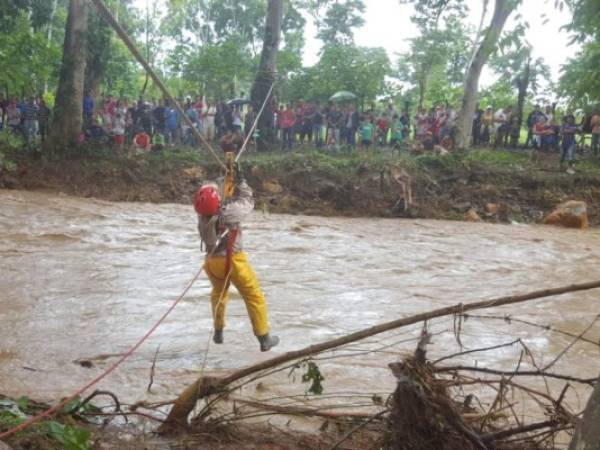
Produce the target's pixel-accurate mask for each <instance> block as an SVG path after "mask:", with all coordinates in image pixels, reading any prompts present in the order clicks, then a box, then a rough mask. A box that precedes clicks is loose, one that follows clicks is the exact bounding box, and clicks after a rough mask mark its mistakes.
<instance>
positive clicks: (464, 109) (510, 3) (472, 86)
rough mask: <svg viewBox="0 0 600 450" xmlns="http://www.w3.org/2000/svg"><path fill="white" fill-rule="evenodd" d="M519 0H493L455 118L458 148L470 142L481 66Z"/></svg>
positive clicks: (465, 146)
mask: <svg viewBox="0 0 600 450" xmlns="http://www.w3.org/2000/svg"><path fill="white" fill-rule="evenodd" d="M519 1H520V0H495V7H494V14H493V16H492V19H491V22H490V24H489V26H488V28H487V29H486V31H485V33H484V36H483V41H482V42H481V45H480V46H479V48H478V49H477V52H476V53H475V58H473V61H472V63H471V66H470V67H469V70H468V72H467V78H466V82H465V93H464V95H463V98H462V106H461V108H460V111H459V113H458V118H457V121H456V122H457V135H456V138H457V139H456V145H457V147H458V148H467V147H468V146H469V145H470V141H471V131H472V126H473V114H474V113H475V106H476V103H477V92H478V88H479V77H480V75H481V71H482V70H483V66H484V65H485V64H486V63H487V61H488V58H489V57H490V55H491V54H492V52H493V51H494V49H495V47H496V43H497V41H498V39H499V38H500V34H501V33H502V29H503V28H504V24H505V23H506V20H507V19H508V16H510V14H511V13H512V12H513V11H514V10H515V8H516V7H517V5H518V3H519Z"/></svg>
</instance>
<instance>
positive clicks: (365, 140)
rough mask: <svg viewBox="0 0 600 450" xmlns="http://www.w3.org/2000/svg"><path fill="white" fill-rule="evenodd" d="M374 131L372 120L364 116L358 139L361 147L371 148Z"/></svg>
mask: <svg viewBox="0 0 600 450" xmlns="http://www.w3.org/2000/svg"><path fill="white" fill-rule="evenodd" d="M374 132H375V125H373V121H372V120H369V119H367V118H365V119H364V120H363V121H362V123H361V125H360V139H361V147H362V148H366V149H369V148H371V144H372V143H373V133H374Z"/></svg>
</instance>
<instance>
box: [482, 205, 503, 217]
mask: <svg viewBox="0 0 600 450" xmlns="http://www.w3.org/2000/svg"><path fill="white" fill-rule="evenodd" d="M498 211H500V206H499V205H498V204H497V203H487V204H486V205H485V212H486V213H488V214H489V215H490V216H495V215H496V214H498Z"/></svg>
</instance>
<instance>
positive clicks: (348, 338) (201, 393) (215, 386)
mask: <svg viewBox="0 0 600 450" xmlns="http://www.w3.org/2000/svg"><path fill="white" fill-rule="evenodd" d="M597 288H600V281H593V282H589V283H581V284H573V285H570V286H564V287H559V288H553V289H543V290H539V291H534V292H530V293H527V294H522V295H511V296H506V297H500V298H496V299H492V300H484V301H480V302H474V303H469V304H466V305H465V304H462V303H460V304H458V305H453V306H447V307H444V308H439V309H435V310H432V311H427V312H424V313H421V314H415V315H413V316H409V317H404V318H401V319H397V320H392V321H390V322H386V323H382V324H379V325H375V326H373V327H370V328H367V329H364V330H360V331H357V332H354V333H351V334H348V335H345V336H341V337H339V338H336V339H332V340H329V341H326V342H322V343H320V344H315V345H311V346H309V347H306V348H303V349H300V350H294V351H291V352H287V353H284V354H282V355H278V356H276V357H274V358H271V359H267V360H265V361H261V362H259V363H256V364H253V365H251V366H248V367H245V368H243V369H240V370H238V371H236V372H233V373H231V374H229V375H227V376H225V377H222V378H211V379H207V378H205V377H202V378H200V379H198V380H196V381H195V382H194V383H193V384H191V385H190V386H188V387H187V388H186V389H185V390H184V391H183V392H182V393H181V394H180V395H179V397H178V398H177V400H176V401H175V403H174V405H173V408H172V409H171V411H170V412H169V415H168V417H167V419H166V421H165V423H164V424H163V425H162V426H161V427H160V428H159V432H161V433H171V432H173V431H175V430H176V429H177V428H180V427H182V426H186V425H187V418H188V415H189V414H190V412H191V411H192V409H193V408H194V406H195V405H196V402H197V401H198V400H199V399H202V398H204V397H206V396H208V395H212V394H215V393H217V392H219V391H220V390H222V389H223V388H224V387H225V386H227V385H229V384H231V383H233V382H235V381H238V380H240V379H242V378H245V377H247V376H250V375H253V374H255V373H258V372H262V371H263V370H266V369H271V368H273V367H276V366H279V365H282V364H285V363H288V362H291V361H294V360H298V359H302V358H306V357H308V356H311V355H314V354H317V353H322V352H324V351H328V350H332V349H334V348H337V347H341V346H343V345H347V344H350V343H352V342H356V341H360V340H362V339H365V338H368V337H371V336H374V335H377V334H381V333H385V332H387V331H390V330H394V329H397V328H402V327H406V326H409V325H414V324H416V323H420V322H424V321H426V320H431V319H435V318H438V317H444V316H448V315H452V314H463V313H464V312H466V311H473V310H476V309H484V308H493V307H496V306H506V305H512V304H517V303H524V302H528V301H531V300H536V299H540V298H545V297H551V296H556V295H562V294H567V293H570V292H579V291H586V290H590V289H597Z"/></svg>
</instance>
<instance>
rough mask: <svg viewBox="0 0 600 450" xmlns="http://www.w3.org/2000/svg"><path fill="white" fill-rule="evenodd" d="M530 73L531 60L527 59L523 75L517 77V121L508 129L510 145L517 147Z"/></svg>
mask: <svg viewBox="0 0 600 450" xmlns="http://www.w3.org/2000/svg"><path fill="white" fill-rule="evenodd" d="M530 74H531V60H530V59H527V62H526V63H525V69H524V71H523V75H522V76H520V77H519V78H518V79H517V87H518V89H519V97H518V99H517V111H516V113H517V121H516V122H514V123H513V124H512V127H511V129H510V146H511V147H517V146H518V145H519V138H520V137H521V127H522V126H523V109H524V107H525V98H526V97H527V89H528V88H529V77H530Z"/></svg>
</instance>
